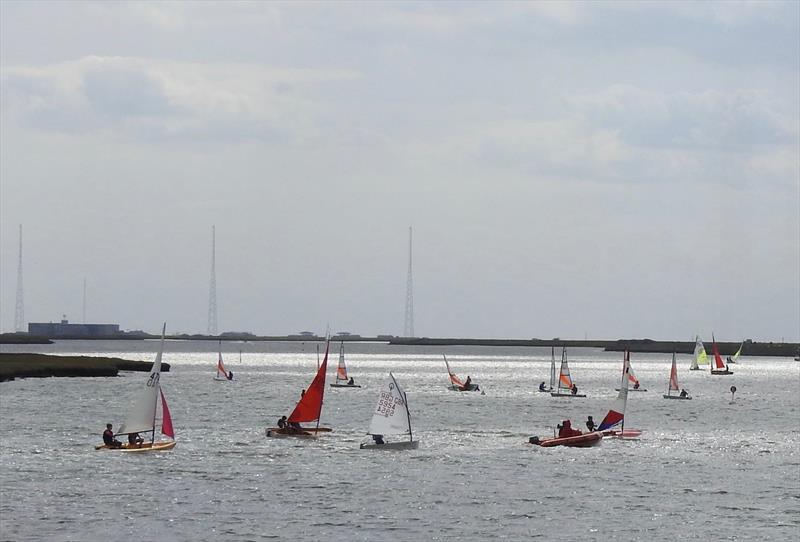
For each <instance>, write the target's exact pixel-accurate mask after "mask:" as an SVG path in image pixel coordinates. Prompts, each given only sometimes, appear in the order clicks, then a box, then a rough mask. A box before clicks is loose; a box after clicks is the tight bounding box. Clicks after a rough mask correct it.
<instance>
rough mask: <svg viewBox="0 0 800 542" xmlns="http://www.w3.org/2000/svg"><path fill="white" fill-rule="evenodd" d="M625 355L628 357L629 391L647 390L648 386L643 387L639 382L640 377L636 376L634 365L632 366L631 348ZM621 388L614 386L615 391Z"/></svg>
mask: <svg viewBox="0 0 800 542" xmlns="http://www.w3.org/2000/svg"><path fill="white" fill-rule="evenodd" d="M625 356H627V358H628V386H629V387H628V391H629V392H631V391H647V389H646V388H643V387H642V386H641V384H640V383H639V379H638V378H636V375H635V374H634V373H633V367H631V353H630V351H629V350H626V351H625ZM619 390H620V388H614V391H619Z"/></svg>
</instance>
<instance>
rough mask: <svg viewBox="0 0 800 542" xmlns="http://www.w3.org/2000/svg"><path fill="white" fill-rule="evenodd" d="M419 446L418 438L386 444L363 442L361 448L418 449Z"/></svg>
mask: <svg viewBox="0 0 800 542" xmlns="http://www.w3.org/2000/svg"><path fill="white" fill-rule="evenodd" d="M418 446H419V441H418V440H411V441H401V442H386V443H384V444H375V443H366V442H362V443H361V445H360V446H359V448H361V449H362V450H416V449H417V447H418Z"/></svg>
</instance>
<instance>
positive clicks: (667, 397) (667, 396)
mask: <svg viewBox="0 0 800 542" xmlns="http://www.w3.org/2000/svg"><path fill="white" fill-rule="evenodd" d="M664 399H684V400H686V399H691V396H689V395H687V396H686V397H681V396H680V395H667V394H664Z"/></svg>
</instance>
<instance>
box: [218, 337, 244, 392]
mask: <svg viewBox="0 0 800 542" xmlns="http://www.w3.org/2000/svg"><path fill="white" fill-rule="evenodd" d="M239 355H240V356H241V353H240V354H239ZM239 361H241V358H240V360H239ZM237 370H238V369H237ZM214 380H217V381H224V382H231V381H233V372H231V371H228V369H226V368H225V364H223V363H222V341H220V342H219V357H217V374H216V375H214Z"/></svg>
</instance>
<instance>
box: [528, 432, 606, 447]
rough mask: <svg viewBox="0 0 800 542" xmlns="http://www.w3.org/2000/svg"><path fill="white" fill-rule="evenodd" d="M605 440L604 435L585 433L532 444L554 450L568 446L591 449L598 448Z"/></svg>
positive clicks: (542, 440) (541, 440)
mask: <svg viewBox="0 0 800 542" xmlns="http://www.w3.org/2000/svg"><path fill="white" fill-rule="evenodd" d="M602 440H603V433H584V434H583V435H578V436H575V437H564V438H546V439H540V440H538V441H536V442H531V444H534V445H537V446H541V447H542V448H553V447H555V446H568V447H570V448H590V447H592V446H597V445H598V444H600V441H602Z"/></svg>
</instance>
